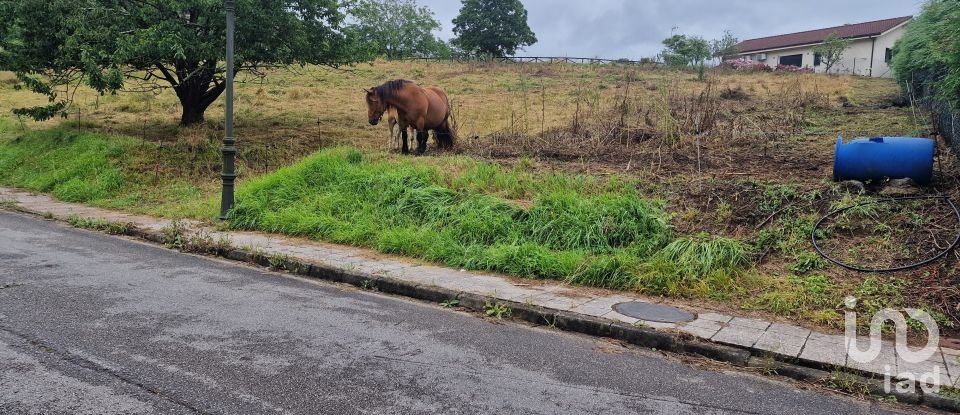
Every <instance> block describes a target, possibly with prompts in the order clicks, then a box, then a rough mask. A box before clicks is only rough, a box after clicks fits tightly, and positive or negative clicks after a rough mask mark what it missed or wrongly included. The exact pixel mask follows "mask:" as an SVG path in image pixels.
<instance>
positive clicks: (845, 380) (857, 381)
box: [825, 370, 870, 398]
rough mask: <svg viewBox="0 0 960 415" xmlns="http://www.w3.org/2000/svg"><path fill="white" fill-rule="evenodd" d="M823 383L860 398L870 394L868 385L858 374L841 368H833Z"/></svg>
mask: <svg viewBox="0 0 960 415" xmlns="http://www.w3.org/2000/svg"><path fill="white" fill-rule="evenodd" d="M825 385H826V386H827V387H829V388H832V389H836V390H839V391H843V392H846V393H849V394H851V395H854V396H857V397H860V398H863V397H866V396H870V385H867V384H866V383H864V382H863V381H862V380H861V378H860V377H859V376H857V375H855V374H853V373H850V372H847V371H843V370H834V371H833V373H831V374H830V379H828V380H826V383H825Z"/></svg>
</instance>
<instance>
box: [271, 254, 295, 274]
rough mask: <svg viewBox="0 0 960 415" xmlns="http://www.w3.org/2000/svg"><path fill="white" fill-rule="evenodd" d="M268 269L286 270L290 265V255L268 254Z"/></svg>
mask: <svg viewBox="0 0 960 415" xmlns="http://www.w3.org/2000/svg"><path fill="white" fill-rule="evenodd" d="M269 262H270V269H273V270H275V271H283V270H288V269H289V267H290V257H289V256H288V255H287V254H273V255H271V256H270V259H269Z"/></svg>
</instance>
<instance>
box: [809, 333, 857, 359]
mask: <svg viewBox="0 0 960 415" xmlns="http://www.w3.org/2000/svg"><path fill="white" fill-rule="evenodd" d="M813 334H814V333H811V335H810V337H808V338H807V342H806V343H805V344H804V345H803V351H801V352H800V358H801V359H804V360H809V361H811V362H819V363H826V364H830V365H837V366H844V365H846V363H847V349H846V347H845V345H844V343H843V337H840V336H833V337H839V342H838V341H836V339H833V340H834V341H822V340H830V338H829V337H824V338H821V340H817V339H814V336H813ZM824 336H825V335H824Z"/></svg>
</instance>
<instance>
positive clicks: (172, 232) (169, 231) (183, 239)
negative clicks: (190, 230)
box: [160, 220, 187, 250]
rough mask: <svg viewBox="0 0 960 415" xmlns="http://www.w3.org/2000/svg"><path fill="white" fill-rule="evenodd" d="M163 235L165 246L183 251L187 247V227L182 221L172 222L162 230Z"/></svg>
mask: <svg viewBox="0 0 960 415" xmlns="http://www.w3.org/2000/svg"><path fill="white" fill-rule="evenodd" d="M160 233H161V234H162V235H163V246H165V247H167V248H171V249H179V250H182V249H183V248H184V247H185V246H186V245H187V226H186V225H185V224H184V222H183V221H182V220H175V221H173V222H170V224H169V225H167V226H165V227H164V228H163V229H161V230H160Z"/></svg>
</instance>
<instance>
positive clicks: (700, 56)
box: [662, 35, 712, 66]
mask: <svg viewBox="0 0 960 415" xmlns="http://www.w3.org/2000/svg"><path fill="white" fill-rule="evenodd" d="M663 46H664V50H663V52H662V56H663V60H664V62H665V63H667V64H668V65H672V66H687V65H703V64H704V62H706V60H707V59H710V56H711V55H712V53H711V51H710V43H708V42H707V41H706V40H704V39H703V38H701V37H698V36H687V35H673V36H670V37H668V38H666V39H664V40H663Z"/></svg>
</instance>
